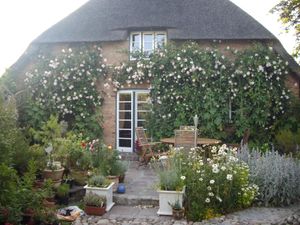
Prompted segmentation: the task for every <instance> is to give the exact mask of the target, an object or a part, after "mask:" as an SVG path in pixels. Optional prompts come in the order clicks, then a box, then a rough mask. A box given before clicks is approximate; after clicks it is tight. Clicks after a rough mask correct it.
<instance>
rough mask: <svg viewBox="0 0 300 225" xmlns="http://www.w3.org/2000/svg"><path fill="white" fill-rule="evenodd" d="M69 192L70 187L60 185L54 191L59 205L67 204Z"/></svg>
mask: <svg viewBox="0 0 300 225" xmlns="http://www.w3.org/2000/svg"><path fill="white" fill-rule="evenodd" d="M69 191H70V186H69V185H68V184H62V185H60V186H59V187H58V188H57V190H56V197H57V199H58V203H59V204H61V205H68V204H69Z"/></svg>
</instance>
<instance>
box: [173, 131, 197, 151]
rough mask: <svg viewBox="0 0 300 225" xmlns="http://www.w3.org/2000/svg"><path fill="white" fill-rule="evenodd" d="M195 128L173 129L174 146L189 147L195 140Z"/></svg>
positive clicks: (193, 144)
mask: <svg viewBox="0 0 300 225" xmlns="http://www.w3.org/2000/svg"><path fill="white" fill-rule="evenodd" d="M196 132H197V131H196V130H195V129H194V130H192V129H190V130H175V143H174V146H175V147H176V148H177V147H183V148H184V149H191V148H193V147H196V146H195V143H196V142H197V135H196Z"/></svg>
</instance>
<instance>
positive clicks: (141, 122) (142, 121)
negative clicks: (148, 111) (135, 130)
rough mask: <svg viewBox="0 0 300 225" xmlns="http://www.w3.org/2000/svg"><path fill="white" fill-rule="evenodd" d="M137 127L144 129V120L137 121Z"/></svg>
mask: <svg viewBox="0 0 300 225" xmlns="http://www.w3.org/2000/svg"><path fill="white" fill-rule="evenodd" d="M137 126H138V127H145V121H144V120H139V121H138V122H137Z"/></svg>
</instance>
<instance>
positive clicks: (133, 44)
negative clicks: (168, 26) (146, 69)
mask: <svg viewBox="0 0 300 225" xmlns="http://www.w3.org/2000/svg"><path fill="white" fill-rule="evenodd" d="M166 43H167V34H166V32H132V33H131V34H130V54H131V56H130V59H131V60H134V59H135V57H134V54H139V53H143V54H144V56H145V57H146V58H148V57H149V56H150V55H151V54H152V53H153V52H154V51H155V49H159V48H162V47H163V46H164V45H165V44H166Z"/></svg>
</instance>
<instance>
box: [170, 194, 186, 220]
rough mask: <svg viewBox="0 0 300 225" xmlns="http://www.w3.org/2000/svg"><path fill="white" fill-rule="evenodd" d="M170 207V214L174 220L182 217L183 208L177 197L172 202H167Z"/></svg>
mask: <svg viewBox="0 0 300 225" xmlns="http://www.w3.org/2000/svg"><path fill="white" fill-rule="evenodd" d="M169 205H170V206H171V207H172V215H173V218H174V219H175V220H181V219H182V218H183V217H184V208H183V206H182V203H181V202H180V201H179V199H177V200H176V201H175V202H174V203H173V204H172V203H169Z"/></svg>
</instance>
